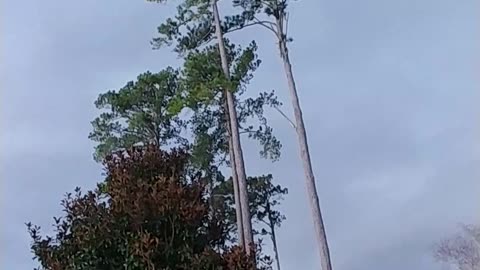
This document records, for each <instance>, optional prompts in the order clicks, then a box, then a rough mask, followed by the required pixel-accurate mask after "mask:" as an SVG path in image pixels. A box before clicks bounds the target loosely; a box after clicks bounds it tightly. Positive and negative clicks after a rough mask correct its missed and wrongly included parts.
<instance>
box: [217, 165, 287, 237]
mask: <svg viewBox="0 0 480 270" xmlns="http://www.w3.org/2000/svg"><path fill="white" fill-rule="evenodd" d="M247 187H248V197H249V208H250V212H251V214H252V220H253V221H254V227H256V228H255V231H254V232H255V233H256V234H257V235H270V236H271V233H272V229H273V228H275V227H280V225H281V223H282V221H284V220H285V216H284V215H282V214H281V213H280V212H279V211H278V210H276V209H275V208H276V207H278V205H280V203H281V201H282V200H283V197H284V196H285V195H286V194H288V189H286V188H283V187H281V186H280V185H274V184H273V177H272V175H271V174H269V175H262V176H258V177H249V178H248V180H247ZM214 194H215V195H214V197H215V198H216V200H218V201H220V202H221V203H223V204H224V205H225V212H226V215H225V216H226V218H227V220H228V222H230V223H234V222H235V220H236V215H235V208H234V198H233V185H232V179H231V178H230V179H229V180H227V181H225V182H223V183H221V184H220V185H218V186H217V187H216V188H215V190H214ZM228 222H227V223H228Z"/></svg>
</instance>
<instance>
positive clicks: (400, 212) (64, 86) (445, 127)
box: [0, 0, 480, 270]
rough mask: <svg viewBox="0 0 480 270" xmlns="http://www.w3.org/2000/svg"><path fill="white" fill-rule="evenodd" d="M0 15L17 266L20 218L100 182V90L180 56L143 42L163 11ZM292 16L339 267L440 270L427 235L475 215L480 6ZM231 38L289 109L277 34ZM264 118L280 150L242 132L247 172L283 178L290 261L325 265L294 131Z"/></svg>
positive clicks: (146, 6) (109, 8) (6, 240)
mask: <svg viewBox="0 0 480 270" xmlns="http://www.w3.org/2000/svg"><path fill="white" fill-rule="evenodd" d="M223 2H226V0H223ZM224 5H225V4H224ZM0 11H1V12H2V14H1V16H0V18H1V19H0V20H1V22H0V31H1V32H0V34H1V39H0V48H1V50H0V52H1V54H2V55H1V58H0V59H2V61H1V67H0V68H1V70H0V76H1V77H0V84H1V88H0V89H1V92H0V95H1V96H0V102H1V104H0V110H1V111H0V116H1V118H0V123H1V130H2V132H1V134H0V143H1V144H0V148H1V151H0V168H1V169H0V173H1V179H2V181H1V185H2V187H1V189H0V190H1V192H2V193H1V195H0V198H1V203H0V205H1V211H0V213H1V219H0V220H2V222H1V225H0V229H1V230H0V241H1V245H0V247H1V252H0V267H1V268H2V269H12V270H17V269H18V270H24V269H33V267H35V266H37V264H36V262H34V261H33V260H32V254H31V253H30V250H29V243H30V239H29V236H28V234H27V231H26V228H25V225H24V223H25V222H27V221H32V222H33V223H35V224H38V225H41V226H43V227H44V229H45V231H47V232H48V231H51V227H50V224H51V223H52V221H53V219H52V217H53V216H56V215H57V216H58V215H60V214H61V207H60V204H59V203H60V200H61V199H62V198H63V194H65V193H66V192H69V191H72V190H73V189H74V188H75V187H76V186H81V187H82V188H84V189H88V188H92V187H94V185H95V183H97V182H99V181H101V180H102V176H101V166H100V165H98V164H96V163H95V162H94V161H93V159H92V152H93V147H94V144H93V143H92V142H91V141H89V140H88V138H87V136H88V133H89V131H90V130H91V125H90V121H91V120H93V118H94V117H95V116H96V115H97V114H98V111H96V109H95V107H94V105H93V102H94V100H95V99H96V97H97V96H98V94H100V93H102V92H105V91H107V90H112V89H118V88H120V87H122V86H123V85H125V83H126V82H127V81H130V80H134V79H135V78H136V76H137V75H138V74H140V73H142V72H145V71H147V70H150V71H152V72H156V71H160V70H161V69H163V68H165V67H167V66H169V65H171V66H174V67H177V66H178V65H179V63H180V62H179V59H178V58H177V56H176V55H175V54H174V53H173V52H172V51H171V49H169V48H164V49H161V50H152V48H151V46H150V43H149V42H150V40H151V39H152V38H153V37H155V35H156V27H157V26H158V25H159V24H160V23H161V22H162V21H163V20H164V19H165V18H167V16H168V15H169V14H172V12H173V9H172V6H165V5H161V4H154V3H147V2H146V1H141V0H135V1H134V0H116V1H113V0H103V1H96V0H83V1H60V0H43V1H35V0H24V1H13V0H4V1H2V3H1V8H0ZM221 11H222V10H221ZM290 11H291V15H290V26H289V32H290V35H291V36H292V37H293V38H294V42H293V43H291V44H290V53H291V59H292V62H293V66H294V73H295V77H296V80H297V84H298V90H299V94H300V100H301V105H302V107H303V112H304V118H305V122H306V127H307V132H308V137H309V143H310V148H311V155H312V161H313V166H314V171H315V175H316V178H317V189H318V194H319V197H320V202H321V208H322V212H323V215H324V221H325V226H326V230H327V235H328V240H329V244H330V251H331V255H332V261H333V266H334V269H336V270H347V269H348V270H372V269H374V270H376V269H378V270H385V269H388V270H397V269H398V270H405V269H409V270H436V269H442V266H441V265H439V264H438V263H436V262H434V261H433V259H432V256H431V249H432V245H433V244H434V243H435V242H436V241H438V240H440V239H442V238H443V237H446V236H448V235H450V234H451V233H453V232H454V231H455V230H456V228H457V224H458V223H477V222H479V215H478V213H479V210H480V209H479V206H480V203H479V199H478V198H479V196H478V192H480V185H479V177H480V166H479V165H478V164H479V163H480V143H479V142H480V132H479V129H478V127H479V124H480V120H479V119H480V109H479V108H480V106H478V102H479V100H480V99H479V98H480V91H478V90H479V83H480V79H479V78H480V77H479V76H478V72H479V69H478V68H479V65H478V63H480V61H479V60H480V55H479V53H478V52H479V50H478V48H479V47H480V32H479V31H478V26H479V25H480V16H479V15H480V14H478V13H479V12H480V3H479V2H478V1H475V0H462V1H455V0H435V1H434V0H423V1H419V0H403V1H388V0H363V1H357V0H336V1H328V0H315V1H312V0H310V1H307V0H298V1H292V2H291V6H290ZM229 38H231V39H232V40H234V41H236V42H239V43H241V44H247V43H248V42H250V41H251V40H252V39H253V38H255V39H256V40H257V44H258V46H259V52H258V53H259V56H260V58H261V59H262V60H263V62H262V65H261V66H260V68H259V69H258V71H257V72H256V73H255V78H254V80H253V81H252V83H251V85H250V86H249V91H252V92H255V91H266V90H272V89H275V90H276V92H277V93H278V95H279V98H280V100H281V101H283V103H284V106H283V110H284V111H285V112H286V113H287V114H289V115H291V114H292V110H291V106H290V101H289V98H288V95H287V89H286V86H287V85H286V80H285V76H284V73H283V70H282V66H281V62H280V59H279V58H278V53H277V49H276V45H275V42H274V39H273V37H272V36H271V35H270V33H268V32H266V31H264V30H263V29H260V28H255V29H250V30H246V31H244V32H241V33H239V32H237V33H236V34H232V35H231V36H229ZM267 114H268V117H269V121H270V122H271V124H272V126H273V128H274V129H275V132H276V135H277V136H278V137H279V139H280V140H281V141H282V143H283V146H284V147H283V152H282V158H281V160H280V161H278V162H275V163H272V162H270V161H267V160H262V159H261V158H260V157H259V155H258V151H259V148H258V146H257V145H256V144H255V143H254V142H252V141H249V140H248V139H247V138H243V140H242V143H243V146H244V154H245V160H246V168H247V173H248V174H250V175H254V174H263V173H270V172H271V173H272V174H273V175H274V178H275V181H277V182H278V183H280V184H282V185H284V186H286V187H288V188H289V194H288V197H287V198H286V199H285V201H284V202H283V205H282V206H281V210H282V211H283V212H284V214H285V215H286V216H287V220H286V221H285V222H284V223H283V225H282V227H281V228H280V230H279V232H278V234H279V240H278V241H279V252H280V257H281V263H282V267H283V269H285V270H289V269H292V270H294V269H295V270H296V269H302V270H303V269H319V258H318V255H317V254H318V252H317V247H316V244H315V241H314V237H313V226H312V222H311V217H310V210H309V205H308V201H307V199H306V193H305V181H304V177H303V171H302V167H301V163H300V160H299V158H298V149H297V141H296V136H295V133H294V130H293V129H292V128H291V127H290V126H289V124H288V122H287V121H285V119H284V118H283V117H282V116H281V115H280V114H279V113H278V112H276V111H267Z"/></svg>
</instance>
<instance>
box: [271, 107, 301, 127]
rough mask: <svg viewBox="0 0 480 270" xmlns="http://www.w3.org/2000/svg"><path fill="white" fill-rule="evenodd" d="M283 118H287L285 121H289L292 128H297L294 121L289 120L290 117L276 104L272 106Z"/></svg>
mask: <svg viewBox="0 0 480 270" xmlns="http://www.w3.org/2000/svg"><path fill="white" fill-rule="evenodd" d="M273 107H274V108H275V109H276V110H277V111H278V112H279V113H280V114H281V115H282V116H283V117H284V118H285V119H287V121H288V122H289V123H290V125H292V127H293V128H294V129H297V126H295V123H293V121H292V120H290V118H288V116H287V115H286V114H285V113H283V112H282V110H280V109H279V108H278V107H277V106H273Z"/></svg>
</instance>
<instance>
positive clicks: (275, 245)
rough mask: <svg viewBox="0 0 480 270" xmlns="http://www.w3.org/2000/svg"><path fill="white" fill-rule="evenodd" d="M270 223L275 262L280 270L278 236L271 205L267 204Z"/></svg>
mask: <svg viewBox="0 0 480 270" xmlns="http://www.w3.org/2000/svg"><path fill="white" fill-rule="evenodd" d="M266 210H267V213H268V222H269V223H270V232H271V233H272V234H271V237H272V244H273V252H274V253H275V261H276V262H277V270H280V255H279V253H278V246H277V236H276V235H275V224H274V223H273V218H272V213H271V209H270V203H269V202H267V209H266Z"/></svg>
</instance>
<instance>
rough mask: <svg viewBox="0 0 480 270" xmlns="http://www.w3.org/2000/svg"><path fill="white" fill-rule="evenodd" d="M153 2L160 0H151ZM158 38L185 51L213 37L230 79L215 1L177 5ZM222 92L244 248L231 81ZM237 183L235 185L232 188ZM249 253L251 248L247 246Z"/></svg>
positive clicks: (247, 234) (246, 218)
mask: <svg viewBox="0 0 480 270" xmlns="http://www.w3.org/2000/svg"><path fill="white" fill-rule="evenodd" d="M153 1H154V2H163V1H159V0H153ZM159 33H160V34H161V37H159V38H156V39H154V44H155V46H157V47H158V46H162V45H165V44H171V42H172V41H175V42H177V44H176V48H175V50H176V51H177V52H179V53H183V52H185V51H188V50H192V49H196V48H199V47H201V46H202V45H204V44H206V43H207V42H208V41H210V40H211V39H212V38H216V39H217V46H218V49H219V52H220V56H221V66H222V69H223V77H224V79H225V81H227V82H229V81H230V72H229V67H230V63H229V61H228V58H227V53H226V48H225V44H224V39H223V29H222V27H221V21H220V16H219V14H218V7H217V1H216V0H211V1H209V0H193V1H191V0H186V1H183V2H182V3H181V4H180V5H179V6H178V7H177V15H176V16H175V18H169V19H167V20H166V22H165V23H164V24H162V25H161V26H160V27H159ZM223 88H224V89H223V91H224V95H225V109H226V111H227V112H228V122H227V126H228V128H227V130H228V131H229V140H230V142H229V144H230V146H231V148H230V151H231V152H232V153H233V154H231V155H230V160H231V163H232V176H233V177H236V178H237V179H234V181H235V182H237V183H238V191H237V192H236V193H237V194H238V197H239V198H238V200H237V203H236V206H237V208H239V209H241V213H242V215H241V216H242V225H243V226H242V227H243V241H244V245H245V247H249V246H252V245H253V233H252V224H251V215H250V212H249V209H248V195H247V182H246V180H247V176H246V172H245V164H244V159H243V153H242V147H241V143H240V132H239V124H238V118H237V112H236V110H235V99H234V96H233V92H234V91H235V90H236V89H235V88H233V87H232V85H231V84H229V83H226V84H224V85H223ZM236 186H237V185H236V184H235V185H234V187H236ZM246 250H247V252H249V250H250V248H246Z"/></svg>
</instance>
